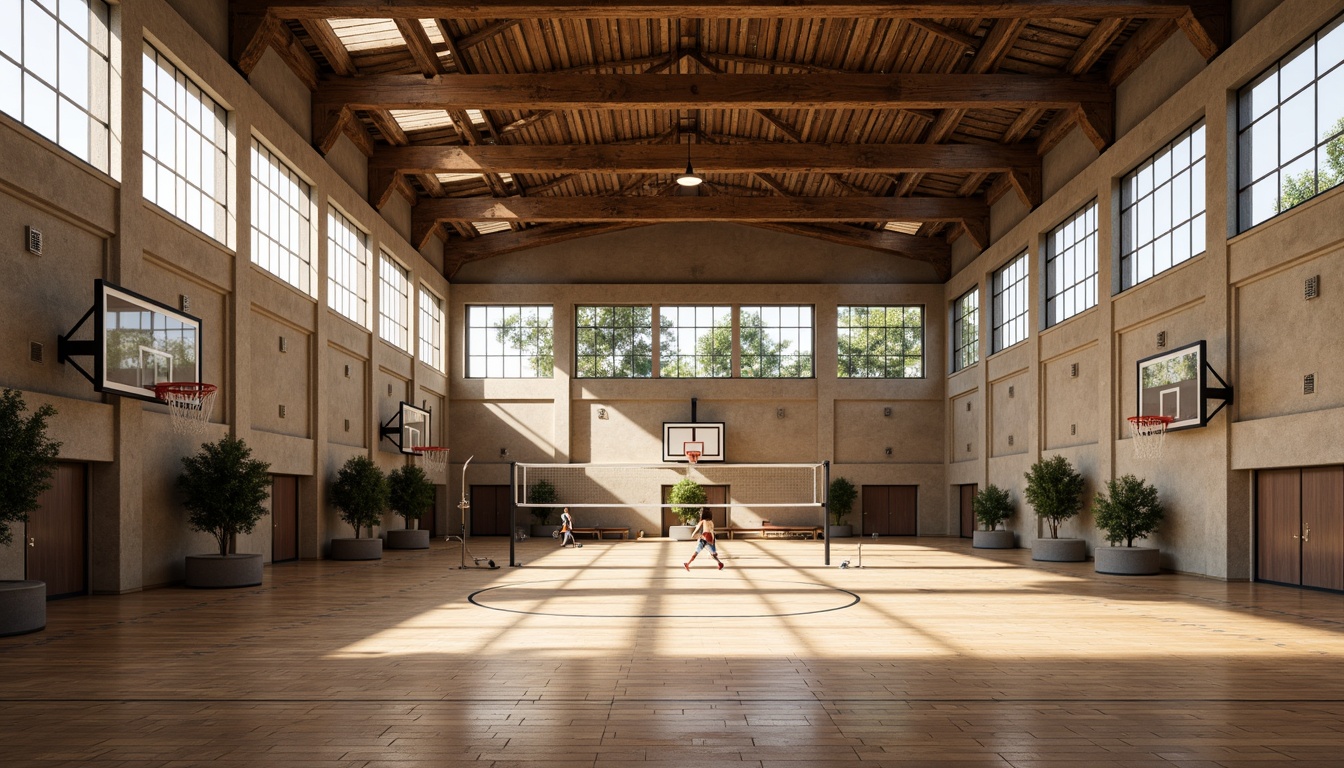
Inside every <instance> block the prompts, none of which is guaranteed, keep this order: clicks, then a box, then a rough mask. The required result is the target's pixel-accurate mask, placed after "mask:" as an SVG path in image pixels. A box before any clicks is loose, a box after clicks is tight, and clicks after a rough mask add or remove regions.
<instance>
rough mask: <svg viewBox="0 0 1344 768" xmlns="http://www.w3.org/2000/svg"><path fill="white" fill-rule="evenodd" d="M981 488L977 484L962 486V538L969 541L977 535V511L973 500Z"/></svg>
mask: <svg viewBox="0 0 1344 768" xmlns="http://www.w3.org/2000/svg"><path fill="white" fill-rule="evenodd" d="M978 490H979V486H978V485H976V484H975V483H971V484H970V485H963V486H961V537H962V538H963V539H969V538H971V537H972V536H973V535H974V534H975V509H974V504H973V500H974V499H975V494H976V493H977V491H978Z"/></svg>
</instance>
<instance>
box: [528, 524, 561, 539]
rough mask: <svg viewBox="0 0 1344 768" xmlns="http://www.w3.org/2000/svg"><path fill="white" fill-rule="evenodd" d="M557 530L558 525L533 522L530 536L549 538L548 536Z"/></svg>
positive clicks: (558, 528)
mask: <svg viewBox="0 0 1344 768" xmlns="http://www.w3.org/2000/svg"><path fill="white" fill-rule="evenodd" d="M559 530H560V526H558V525H538V524H536V523H533V524H532V538H534V539H549V538H551V536H552V534H554V533H555V532H556V531H559Z"/></svg>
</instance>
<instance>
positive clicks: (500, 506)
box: [471, 485, 512, 536]
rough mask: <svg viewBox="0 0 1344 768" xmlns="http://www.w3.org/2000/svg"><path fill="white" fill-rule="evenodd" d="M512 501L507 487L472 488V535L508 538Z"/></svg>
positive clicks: (485, 486) (474, 486)
mask: <svg viewBox="0 0 1344 768" xmlns="http://www.w3.org/2000/svg"><path fill="white" fill-rule="evenodd" d="M511 501H512V495H511V494H510V491H509V486H507V485H473V486H471V535H472V536H508V535H509V504H510V502H511Z"/></svg>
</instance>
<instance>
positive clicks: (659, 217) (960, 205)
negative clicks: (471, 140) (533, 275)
mask: <svg viewBox="0 0 1344 768" xmlns="http://www.w3.org/2000/svg"><path fill="white" fill-rule="evenodd" d="M641 181H643V179H642V178H641ZM627 186H628V185H627ZM414 213H415V215H416V216H423V217H429V218H433V219H436V220H449V221H451V220H457V221H540V222H552V221H567V222H606V221H805V222H856V221H965V220H972V219H987V218H988V214H989V208H988V206H987V205H986V204H985V202H984V201H983V200H980V199H970V198H935V197H903V198H893V197H843V198H839V197H792V198H783V197H718V198H703V197H661V198H652V197H638V198H623V197H596V198H573V197H546V198H540V197H536V198H523V197H513V198H509V199H507V200H499V199H494V198H486V197H470V198H458V199H434V200H421V201H420V203H419V204H418V205H417V206H416V208H415V212H414Z"/></svg>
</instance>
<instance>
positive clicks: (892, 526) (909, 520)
mask: <svg viewBox="0 0 1344 768" xmlns="http://www.w3.org/2000/svg"><path fill="white" fill-rule="evenodd" d="M862 496H863V499H862V504H863V533H864V534H865V535H867V534H872V533H876V534H877V535H879V536H915V535H917V534H918V533H919V486H917V485H865V486H863V490H862Z"/></svg>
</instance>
